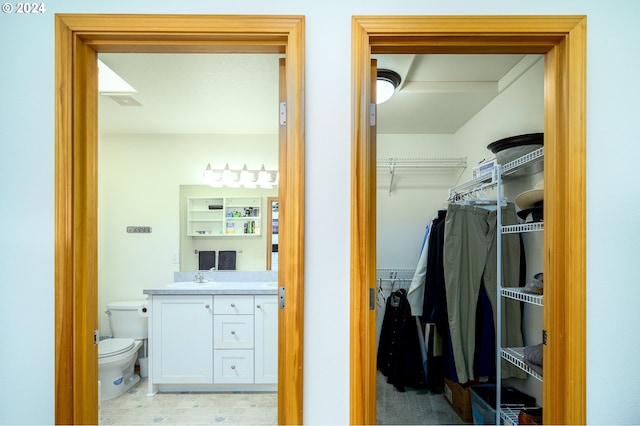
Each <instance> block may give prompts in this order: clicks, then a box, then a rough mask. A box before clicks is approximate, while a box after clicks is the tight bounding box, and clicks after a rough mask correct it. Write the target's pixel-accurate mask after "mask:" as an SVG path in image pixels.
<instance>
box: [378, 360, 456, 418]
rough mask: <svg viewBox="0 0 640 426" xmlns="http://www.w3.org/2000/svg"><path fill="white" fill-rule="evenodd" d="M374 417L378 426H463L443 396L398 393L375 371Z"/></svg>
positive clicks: (416, 391) (410, 391)
mask: <svg viewBox="0 0 640 426" xmlns="http://www.w3.org/2000/svg"><path fill="white" fill-rule="evenodd" d="M376 384H377V395H376V396H377V405H376V417H377V420H378V424H379V425H459V424H466V423H465V422H463V421H462V420H461V419H460V417H458V415H457V414H456V412H455V411H453V409H452V408H451V406H450V405H449V403H448V402H447V400H446V399H445V398H444V394H432V393H430V392H429V391H428V390H426V389H411V388H407V389H406V390H405V392H398V391H397V390H396V388H395V387H394V386H393V385H390V384H389V383H387V378H386V377H385V376H384V375H383V374H382V373H380V372H379V371H378V376H377V383H376Z"/></svg>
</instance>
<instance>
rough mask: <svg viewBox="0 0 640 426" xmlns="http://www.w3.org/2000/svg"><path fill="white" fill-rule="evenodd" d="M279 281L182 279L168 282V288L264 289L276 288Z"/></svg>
mask: <svg viewBox="0 0 640 426" xmlns="http://www.w3.org/2000/svg"><path fill="white" fill-rule="evenodd" d="M277 286H278V283H277V282H275V281H274V282H260V281H258V282H245V281H240V282H234V281H209V282H205V283H199V282H196V281H181V282H175V283H170V284H167V288H180V289H207V288H224V289H243V290H248V289H264V288H274V289H275V288H276V287H277Z"/></svg>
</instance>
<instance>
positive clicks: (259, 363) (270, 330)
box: [254, 295, 278, 383]
mask: <svg viewBox="0 0 640 426" xmlns="http://www.w3.org/2000/svg"><path fill="white" fill-rule="evenodd" d="M254 315H255V318H254V321H255V346H254V352H255V382H256V383H277V382H278V297H277V296H271V295H269V296H258V295H256V296H255V314H254Z"/></svg>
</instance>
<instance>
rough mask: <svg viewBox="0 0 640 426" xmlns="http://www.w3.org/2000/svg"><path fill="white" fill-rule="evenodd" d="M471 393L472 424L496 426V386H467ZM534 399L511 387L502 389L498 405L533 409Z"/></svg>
mask: <svg viewBox="0 0 640 426" xmlns="http://www.w3.org/2000/svg"><path fill="white" fill-rule="evenodd" d="M469 390H470V393H471V412H472V415H473V424H476V425H489V424H496V385H494V384H485V385H474V386H469ZM535 404H536V400H535V398H533V397H532V396H529V395H527V394H526V393H523V392H520V391H519V390H517V389H514V388H512V387H506V386H503V387H502V394H501V401H500V405H501V406H502V407H505V406H509V407H511V408H515V407H521V408H525V407H534V406H535Z"/></svg>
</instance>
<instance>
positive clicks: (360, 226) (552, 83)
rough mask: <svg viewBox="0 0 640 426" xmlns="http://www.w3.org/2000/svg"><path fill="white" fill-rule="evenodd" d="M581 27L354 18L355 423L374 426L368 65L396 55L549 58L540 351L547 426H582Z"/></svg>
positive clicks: (505, 20)
mask: <svg viewBox="0 0 640 426" xmlns="http://www.w3.org/2000/svg"><path fill="white" fill-rule="evenodd" d="M585 26H586V22H585V18H584V17H581V16H577V17H576V16H567V17H562V16H558V17H524V16H523V17H509V16H497V17H496V16H493V17H488V16H479V17H468V16H466V17H455V16H452V17H354V19H353V33H352V34H353V38H352V46H353V57H354V68H353V70H354V71H353V85H352V87H354V92H353V96H354V98H353V102H352V105H353V106H354V107H353V117H352V120H353V121H352V122H353V126H354V132H353V134H354V139H353V140H352V197H353V198H354V200H355V203H354V204H353V206H354V207H353V209H352V227H351V229H352V233H351V247H352V248H351V253H352V255H351V264H352V279H351V282H352V293H351V294H352V297H351V299H352V315H351V320H352V322H351V330H352V332H351V336H352V337H351V417H350V418H351V422H352V423H354V424H362V423H366V424H375V423H376V414H375V409H376V403H375V394H376V377H375V376H376V374H375V373H376V358H375V352H376V351H375V346H376V344H375V343H376V337H375V332H376V328H375V312H374V311H373V310H372V305H371V300H372V294H375V293H374V292H375V288H376V284H375V282H376V257H375V256H376V234H375V229H376V214H375V206H376V165H375V159H376V151H375V149H376V146H375V130H372V127H371V126H370V121H369V120H370V108H369V105H370V104H371V102H370V99H372V98H371V95H370V93H371V91H372V89H371V84H372V81H374V80H375V74H374V73H372V71H371V67H370V61H371V56H372V55H377V54H400V53H405V54H406V53H415V54H436V53H437V54H460V53H465V54H468V53H475V54H496V53H501V54H502V53H504V54H543V55H545V68H544V79H545V83H544V84H545V96H544V115H545V118H544V133H545V159H544V169H545V182H544V184H545V185H544V186H545V206H546V207H545V230H544V259H545V265H544V273H545V281H547V283H551V284H550V285H551V288H549V289H548V290H545V296H546V297H545V299H546V303H545V311H544V329H545V330H546V332H547V335H548V336H550V337H549V342H550V344H548V345H546V346H545V347H544V351H545V358H546V360H545V372H546V374H545V377H546V378H547V380H545V381H544V385H543V406H544V407H545V410H544V416H545V418H544V422H545V423H556V424H567V423H584V422H585V419H586V417H585V416H586V410H585V394H586V387H585V360H584V356H583V354H584V350H585V325H586V319H585V316H586V315H585V299H584V287H585V281H586V279H585V272H584V264H585V258H586V249H585V221H584V207H585V187H584V186H585V185H584V182H585V139H586V138H585V123H584V112H585V66H586V64H585V47H586V28H585ZM567 218H572V220H571V221H569V220H566V219H567ZM573 218H575V219H573ZM569 277H570V279H569ZM552 283H562V285H558V286H553V284H552ZM558 395H562V397H558Z"/></svg>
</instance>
